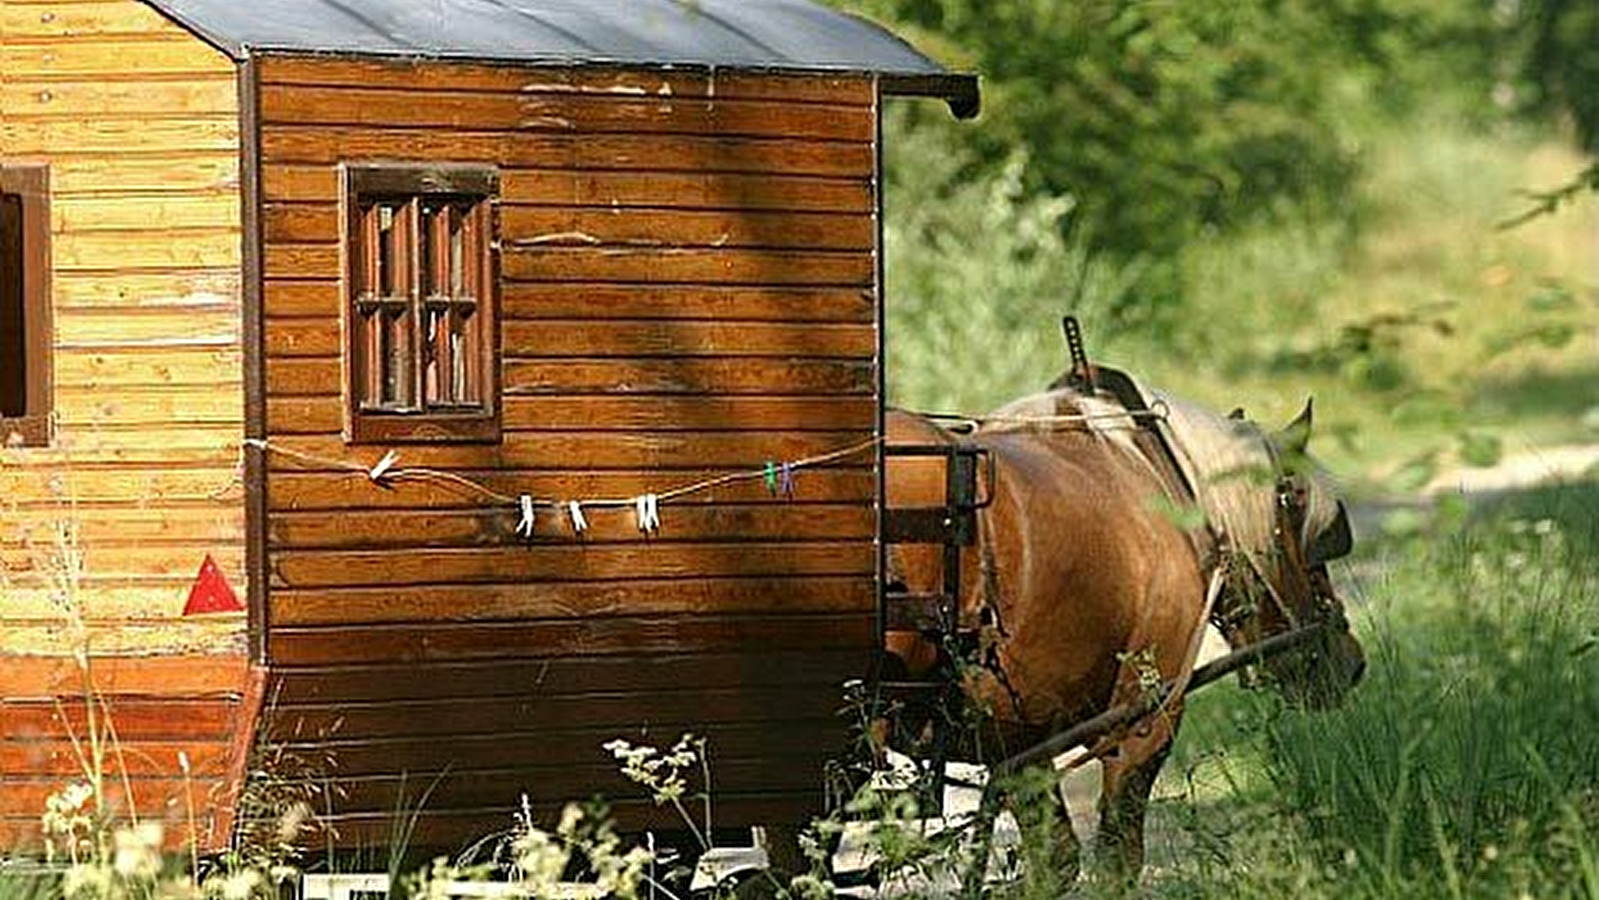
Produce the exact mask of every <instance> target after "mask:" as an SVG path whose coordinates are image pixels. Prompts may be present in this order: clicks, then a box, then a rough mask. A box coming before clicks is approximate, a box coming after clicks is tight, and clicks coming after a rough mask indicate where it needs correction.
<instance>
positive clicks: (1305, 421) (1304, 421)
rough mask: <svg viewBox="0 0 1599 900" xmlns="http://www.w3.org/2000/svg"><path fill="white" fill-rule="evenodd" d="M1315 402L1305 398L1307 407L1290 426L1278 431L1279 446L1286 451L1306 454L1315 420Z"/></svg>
mask: <svg viewBox="0 0 1599 900" xmlns="http://www.w3.org/2000/svg"><path fill="white" fill-rule="evenodd" d="M1313 407H1314V403H1313V401H1312V400H1311V399H1310V398H1306V399H1305V408H1304V410H1303V411H1302V412H1300V414H1299V415H1298V416H1296V417H1295V418H1294V420H1293V421H1292V422H1289V423H1288V427H1287V428H1284V429H1283V430H1282V431H1279V432H1277V446H1279V447H1281V448H1282V449H1283V450H1284V451H1285V452H1287V453H1289V454H1292V455H1295V456H1303V455H1305V450H1306V448H1308V447H1309V446H1310V429H1311V425H1312V424H1313V423H1314V421H1315V411H1314V408H1313Z"/></svg>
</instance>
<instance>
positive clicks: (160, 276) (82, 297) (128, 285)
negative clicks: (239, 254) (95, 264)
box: [52, 266, 240, 345]
mask: <svg viewBox="0 0 1599 900" xmlns="http://www.w3.org/2000/svg"><path fill="white" fill-rule="evenodd" d="M52 283H53V286H54V288H55V295H56V304H57V305H58V306H60V307H63V308H79V307H114V308H118V309H125V308H128V307H136V306H158V307H173V306H212V305H216V304H225V303H236V302H238V298H239V296H240V277H239V270H238V269H237V268H235V267H232V266H230V267H228V268H224V269H191V270H188V271H182V272H119V273H118V274H117V276H116V277H115V278H107V277H105V275H104V274H103V273H100V272H56V273H54V277H53V278H52ZM58 343H59V342H58ZM117 343H118V344H119V345H126V344H127V342H126V341H125V340H123V341H118V342H117ZM166 343H172V342H171V341H167V342H166Z"/></svg>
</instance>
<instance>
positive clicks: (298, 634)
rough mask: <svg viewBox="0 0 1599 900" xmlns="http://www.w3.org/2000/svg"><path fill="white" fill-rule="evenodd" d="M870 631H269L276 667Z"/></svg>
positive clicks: (637, 649) (865, 622) (537, 626)
mask: <svg viewBox="0 0 1599 900" xmlns="http://www.w3.org/2000/svg"><path fill="white" fill-rule="evenodd" d="M876 634H877V627H876V623H875V622H874V621H873V620H872V619H871V618H870V617H867V616H861V615H810V616H781V617H778V616H766V617H741V618H734V617H719V618H700V617H693V618H689V617H683V616H671V617H662V618H653V619H647V618H615V619H611V618H589V619H554V620H545V621H538V622H515V623H501V624H489V623H473V624H470V625H446V624H438V623H429V624H427V625H401V626H385V627H381V628H379V627H376V626H371V625H363V626H358V627H353V628H338V627H329V626H321V627H317V628H292V629H291V628H274V629H272V630H271V631H270V632H269V633H268V634H267V652H268V653H269V654H270V655H271V658H272V660H273V664H274V665H279V666H286V667H292V666H304V665H329V664H335V663H337V664H343V665H349V664H356V663H378V662H383V663H387V662H426V661H434V660H439V661H442V660H467V659H494V658H504V657H507V656H523V657H529V658H552V657H562V656H594V655H607V654H618V653H706V652H715V651H727V650H732V649H734V648H738V647H751V646H754V647H762V648H766V649H770V650H823V649H840V650H842V649H848V648H865V647H870V646H871V645H872V643H873V642H874V641H875V640H876Z"/></svg>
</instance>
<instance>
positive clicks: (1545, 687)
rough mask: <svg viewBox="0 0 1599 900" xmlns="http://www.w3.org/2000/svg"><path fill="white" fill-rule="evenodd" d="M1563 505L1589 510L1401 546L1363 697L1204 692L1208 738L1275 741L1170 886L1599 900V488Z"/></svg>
mask: <svg viewBox="0 0 1599 900" xmlns="http://www.w3.org/2000/svg"><path fill="white" fill-rule="evenodd" d="M1555 500H1556V502H1557V503H1560V504H1562V505H1564V506H1568V507H1575V508H1576V509H1578V510H1584V509H1585V510H1586V511H1587V515H1586V516H1585V517H1584V516H1581V515H1571V514H1569V510H1568V511H1567V514H1566V515H1561V514H1559V512H1560V511H1559V510H1557V511H1556V513H1557V514H1555V515H1548V516H1544V515H1536V516H1535V517H1533V518H1523V517H1519V516H1514V515H1509V514H1496V515H1494V516H1491V517H1489V518H1487V519H1484V520H1480V521H1472V522H1466V523H1454V524H1446V525H1442V526H1439V527H1440V528H1441V529H1443V530H1442V533H1438V532H1434V533H1433V534H1431V535H1425V534H1424V535H1420V536H1417V537H1415V538H1412V539H1409V540H1407V541H1406V542H1404V543H1403V544H1402V545H1401V546H1399V547H1398V548H1397V549H1395V550H1394V551H1392V552H1391V553H1390V554H1389V555H1388V558H1387V559H1385V560H1384V561H1383V562H1384V564H1385V565H1387V566H1388V567H1390V571H1391V574H1390V575H1389V576H1388V577H1387V578H1385V579H1384V581H1383V583H1382V584H1381V585H1379V586H1378V587H1377V588H1375V590H1374V596H1373V597H1372V598H1371V600H1370V603H1371V605H1370V607H1369V609H1367V610H1366V611H1365V612H1364V615H1363V628H1362V632H1363V633H1362V638H1363V641H1364V643H1365V645H1366V647H1367V650H1368V653H1369V656H1370V660H1371V670H1370V674H1368V676H1367V679H1366V682H1365V683H1364V684H1363V685H1361V687H1360V688H1359V689H1358V690H1357V692H1356V693H1355V694H1354V695H1353V697H1352V699H1351V700H1350V702H1349V703H1347V704H1346V705H1345V706H1344V707H1342V708H1340V709H1338V710H1334V711H1330V712H1325V713H1319V714H1312V713H1301V712H1296V711H1293V710H1289V709H1286V708H1283V707H1281V706H1280V705H1279V704H1277V703H1274V702H1272V701H1270V700H1269V699H1267V698H1262V697H1245V698H1242V699H1240V698H1239V697H1238V695H1232V696H1231V697H1230V698H1224V699H1225V700H1226V701H1227V702H1224V703H1221V704H1218V705H1213V706H1210V707H1208V708H1207V707H1205V706H1204V705H1196V709H1195V715H1196V716H1200V717H1209V718H1210V719H1211V722H1209V723H1208V724H1207V725H1206V726H1204V727H1203V728H1202V729H1200V730H1201V731H1203V732H1207V737H1208V738H1210V739H1215V738H1216V737H1218V736H1220V735H1221V734H1224V733H1225V732H1226V731H1227V729H1229V728H1230V729H1232V738H1233V740H1232V742H1233V743H1234V744H1235V745H1236V744H1237V743H1239V741H1240V739H1247V736H1248V735H1251V734H1253V735H1257V736H1258V740H1257V742H1256V743H1255V744H1254V745H1253V746H1251V747H1245V748H1243V749H1242V750H1241V751H1238V752H1235V753H1233V754H1232V755H1231V756H1230V757H1229V758H1228V759H1227V762H1226V767H1227V768H1228V770H1229V772H1230V774H1231V776H1232V777H1233V781H1232V782H1230V784H1229V787H1228V789H1226V790H1223V791H1221V792H1220V793H1219V794H1212V795H1211V796H1209V797H1207V798H1204V799H1205V802H1204V803H1203V805H1202V808H1200V809H1198V810H1191V812H1193V815H1192V816H1191V817H1190V818H1189V820H1188V822H1189V826H1190V830H1191V834H1190V838H1191V839H1192V840H1193V841H1194V843H1195V852H1194V853H1193V854H1191V855H1190V856H1188V857H1186V858H1182V859H1179V861H1178V863H1177V867H1178V874H1177V875H1176V876H1175V877H1174V878H1173V879H1172V884H1169V885H1168V886H1167V890H1169V891H1170V892H1171V893H1172V894H1174V895H1179V896H1181V895H1191V896H1200V897H1210V896H1221V895H1223V894H1224V893H1225V894H1227V895H1231V896H1246V897H1247V896H1270V895H1271V894H1272V892H1273V891H1276V890H1280V889H1282V888H1283V887H1284V886H1285V885H1289V884H1291V885H1296V886H1297V887H1296V890H1297V892H1298V893H1299V895H1300V896H1307V897H1320V896H1327V897H1331V896H1338V897H1343V898H1351V897H1352V898H1366V897H1370V898H1393V897H1451V898H1477V897H1483V898H1488V897H1520V896H1528V897H1570V898H1582V900H1595V898H1599V742H1596V741H1595V740H1594V739H1593V733H1594V732H1593V727H1594V725H1593V723H1594V722H1595V721H1599V559H1596V557H1595V556H1594V555H1593V549H1594V547H1595V543H1594V541H1595V538H1596V537H1599V529H1596V528H1595V526H1594V525H1593V523H1594V522H1595V521H1599V519H1596V518H1595V517H1594V513H1596V512H1599V509H1596V508H1599V485H1596V486H1593V487H1592V488H1590V489H1586V490H1583V489H1578V488H1571V489H1569V490H1568V491H1566V492H1564V493H1562V494H1559V495H1556V497H1555ZM1446 518H1447V517H1446ZM1562 520H1564V521H1567V522H1570V523H1572V524H1570V525H1567V526H1562V525H1561V524H1560V522H1561V521H1562ZM1584 520H1585V524H1583V523H1584ZM1218 719H1222V720H1223V721H1224V722H1225V724H1224V725H1218V724H1217V720H1218ZM1190 737H1192V735H1190Z"/></svg>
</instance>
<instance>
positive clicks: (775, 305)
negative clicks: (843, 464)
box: [265, 278, 876, 324]
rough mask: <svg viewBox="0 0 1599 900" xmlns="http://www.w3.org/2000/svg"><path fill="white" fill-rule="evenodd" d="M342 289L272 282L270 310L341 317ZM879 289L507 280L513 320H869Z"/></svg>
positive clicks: (505, 295) (505, 300) (506, 308)
mask: <svg viewBox="0 0 1599 900" xmlns="http://www.w3.org/2000/svg"><path fill="white" fill-rule="evenodd" d="M342 298H343V293H342V291H341V289H340V286H339V283H338V282H337V281H334V280H320V281H316V280H293V279H284V278H277V279H272V280H269V281H267V282H266V287H265V302H266V309H267V315H268V316H272V317H282V318H295V317H326V318H337V317H338V315H339V306H340V303H341V302H342ZM874 298H875V293H874V292H873V291H872V290H871V289H869V288H868V289H861V288H829V287H798V288H759V287H729V286H726V285H691V286H678V285H645V284H632V285H582V286H570V285H549V284H539V283H522V284H506V285H502V286H501V289H500V308H501V311H502V313H503V315H504V316H505V317H506V318H508V319H651V320H656V319H705V320H719V321H733V320H737V321H741V322H823V323H825V322H841V323H857V324H870V323H871V322H872V321H873V319H874V316H875V314H876V303H875V299H874Z"/></svg>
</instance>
